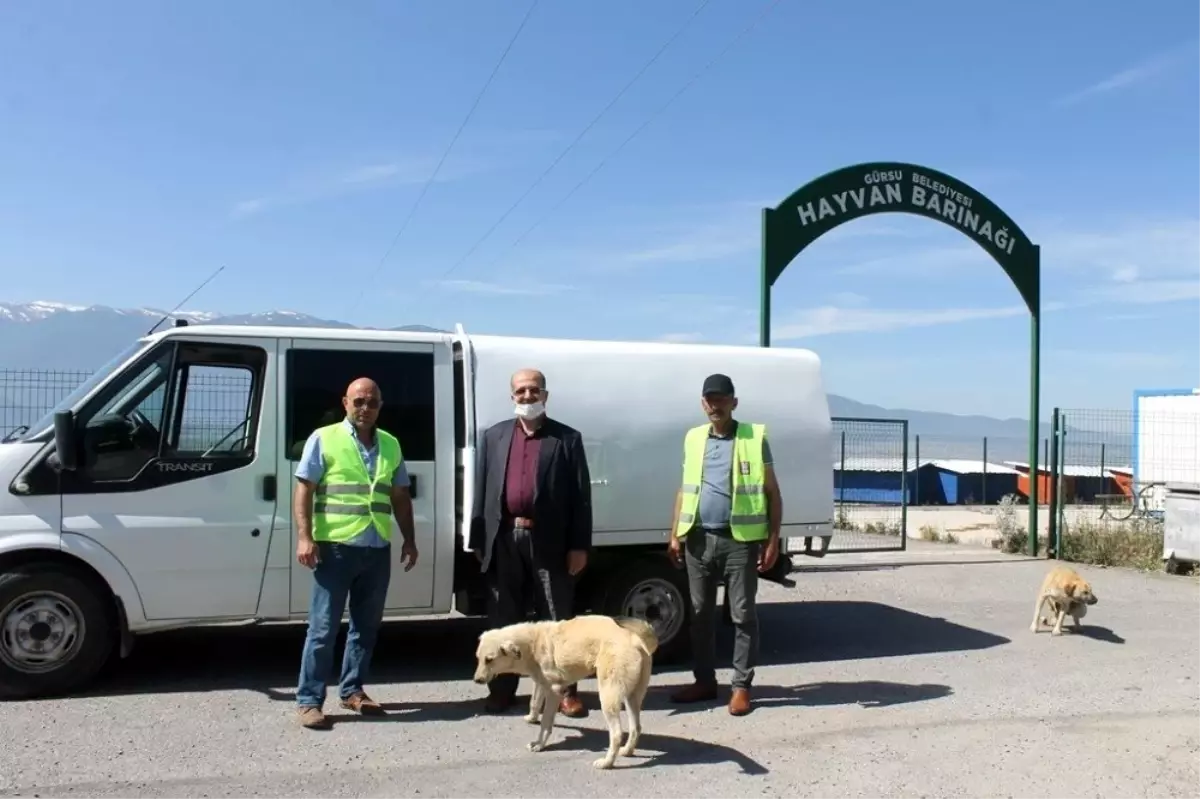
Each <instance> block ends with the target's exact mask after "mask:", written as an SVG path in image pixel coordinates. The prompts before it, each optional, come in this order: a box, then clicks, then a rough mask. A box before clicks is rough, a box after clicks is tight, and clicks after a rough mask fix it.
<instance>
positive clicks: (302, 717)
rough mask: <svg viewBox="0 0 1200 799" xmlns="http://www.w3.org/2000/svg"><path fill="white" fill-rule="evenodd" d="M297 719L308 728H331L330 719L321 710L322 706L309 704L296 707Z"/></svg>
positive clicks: (302, 725)
mask: <svg viewBox="0 0 1200 799" xmlns="http://www.w3.org/2000/svg"><path fill="white" fill-rule="evenodd" d="M296 721H298V722H299V723H300V726H301V727H304V728H305V729H308V730H324V729H328V728H329V719H327V718H326V717H325V714H324V713H322V712H321V708H319V707H314V706H312V705H309V706H307V707H298V708H296Z"/></svg>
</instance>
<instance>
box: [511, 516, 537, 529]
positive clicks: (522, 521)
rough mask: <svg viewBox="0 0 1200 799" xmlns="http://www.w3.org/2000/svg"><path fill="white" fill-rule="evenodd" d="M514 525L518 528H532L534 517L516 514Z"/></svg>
mask: <svg viewBox="0 0 1200 799" xmlns="http://www.w3.org/2000/svg"><path fill="white" fill-rule="evenodd" d="M512 526H513V527H515V528H517V529H518V530H532V529H533V519H529V518H526V517H525V516H514V517H513V520H512Z"/></svg>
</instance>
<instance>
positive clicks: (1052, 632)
mask: <svg viewBox="0 0 1200 799" xmlns="http://www.w3.org/2000/svg"><path fill="white" fill-rule="evenodd" d="M1050 634H1051V635H1062V630H1051V631H1050Z"/></svg>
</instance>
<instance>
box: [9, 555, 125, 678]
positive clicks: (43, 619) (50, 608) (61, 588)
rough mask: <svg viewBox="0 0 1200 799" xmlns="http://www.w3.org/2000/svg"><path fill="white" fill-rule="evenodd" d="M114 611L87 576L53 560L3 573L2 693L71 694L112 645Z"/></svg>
mask: <svg viewBox="0 0 1200 799" xmlns="http://www.w3.org/2000/svg"><path fill="white" fill-rule="evenodd" d="M112 630H113V626H112V621H111V613H110V612H109V609H108V607H107V605H106V604H105V602H104V600H103V599H102V597H101V594H100V593H99V592H98V591H97V590H96V589H95V588H93V587H92V586H91V585H90V584H89V582H88V581H86V580H83V579H81V578H80V577H77V576H75V575H74V574H71V573H70V572H66V571H63V570H62V569H61V568H60V567H57V566H54V565H50V564H29V565H24V566H18V567H16V568H15V569H13V570H11V571H8V572H5V573H4V574H0V698H4V699H32V698H37V697H43V696H52V695H56V694H63V693H68V692H70V691H72V690H74V689H76V688H79V687H80V686H82V685H84V684H86V683H87V682H89V681H90V680H91V679H92V678H94V677H95V676H96V674H97V673H98V672H99V671H100V669H101V668H103V666H104V664H105V663H106V662H107V661H108V658H109V655H110V654H111V653H112V649H113V635H112Z"/></svg>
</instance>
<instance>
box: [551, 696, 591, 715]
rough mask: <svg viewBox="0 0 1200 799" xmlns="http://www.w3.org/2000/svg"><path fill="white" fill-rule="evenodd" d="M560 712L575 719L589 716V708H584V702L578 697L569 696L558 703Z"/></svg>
mask: <svg viewBox="0 0 1200 799" xmlns="http://www.w3.org/2000/svg"><path fill="white" fill-rule="evenodd" d="M558 712H559V713H562V714H563V715H564V716H569V717H570V718H573V719H581V718H583V717H584V716H586V715H587V708H586V707H584V706H583V700H582V699H580V698H579V697H578V696H576V695H575V694H568V695H567V696H564V697H563V698H562V701H561V702H559V703H558Z"/></svg>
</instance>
